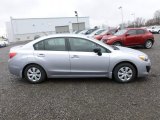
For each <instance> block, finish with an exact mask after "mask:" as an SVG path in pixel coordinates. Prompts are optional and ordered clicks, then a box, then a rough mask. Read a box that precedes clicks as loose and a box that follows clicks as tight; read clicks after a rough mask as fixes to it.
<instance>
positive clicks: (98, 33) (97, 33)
mask: <svg viewBox="0 0 160 120" xmlns="http://www.w3.org/2000/svg"><path fill="white" fill-rule="evenodd" d="M104 31H105V30H99V31H97V32H96V35H100V34H101V33H103V32H104Z"/></svg>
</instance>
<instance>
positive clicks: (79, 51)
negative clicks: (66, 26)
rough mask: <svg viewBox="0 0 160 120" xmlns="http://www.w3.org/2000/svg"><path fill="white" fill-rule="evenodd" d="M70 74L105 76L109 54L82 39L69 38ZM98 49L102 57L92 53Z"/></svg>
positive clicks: (98, 46)
mask: <svg viewBox="0 0 160 120" xmlns="http://www.w3.org/2000/svg"><path fill="white" fill-rule="evenodd" d="M69 43H70V51H69V55H70V62H71V74H72V75H73V76H74V75H75V76H86V77H87V76H106V75H107V73H108V68H109V53H107V50H106V49H105V48H103V47H102V46H100V45H97V44H96V43H94V42H92V41H89V40H86V39H82V38H69ZM94 48H100V49H101V51H102V55H101V56H99V55H97V53H95V52H93V49H94Z"/></svg>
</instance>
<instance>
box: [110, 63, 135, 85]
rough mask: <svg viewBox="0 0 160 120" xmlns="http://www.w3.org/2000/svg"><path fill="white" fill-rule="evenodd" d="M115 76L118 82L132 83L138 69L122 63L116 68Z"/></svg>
mask: <svg viewBox="0 0 160 120" xmlns="http://www.w3.org/2000/svg"><path fill="white" fill-rule="evenodd" d="M113 75H114V79H115V81H117V82H121V83H126V82H130V81H132V80H134V79H135V77H136V69H135V67H134V66H133V65H131V64H130V63H121V64H119V65H117V66H116V67H115V69H114V71H113Z"/></svg>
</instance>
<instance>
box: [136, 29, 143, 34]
mask: <svg viewBox="0 0 160 120" xmlns="http://www.w3.org/2000/svg"><path fill="white" fill-rule="evenodd" d="M144 33H145V31H144V30H137V34H144Z"/></svg>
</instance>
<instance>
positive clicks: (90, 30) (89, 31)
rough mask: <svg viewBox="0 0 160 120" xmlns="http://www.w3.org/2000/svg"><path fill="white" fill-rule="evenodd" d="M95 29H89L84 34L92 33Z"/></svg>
mask: <svg viewBox="0 0 160 120" xmlns="http://www.w3.org/2000/svg"><path fill="white" fill-rule="evenodd" d="M95 30H97V29H89V30H88V31H87V32H86V33H85V35H89V34H91V33H93V32H94V31H95Z"/></svg>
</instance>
